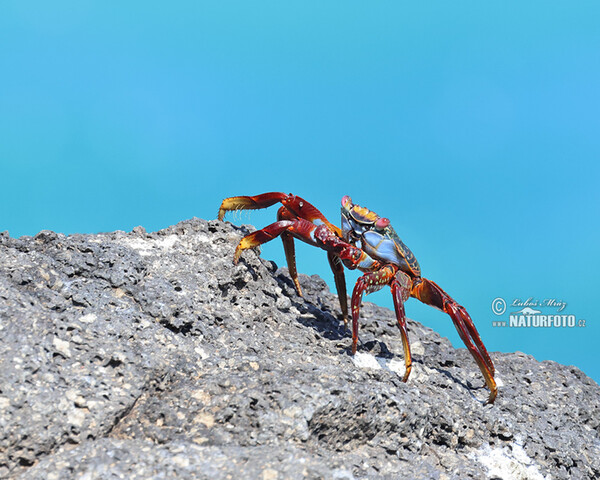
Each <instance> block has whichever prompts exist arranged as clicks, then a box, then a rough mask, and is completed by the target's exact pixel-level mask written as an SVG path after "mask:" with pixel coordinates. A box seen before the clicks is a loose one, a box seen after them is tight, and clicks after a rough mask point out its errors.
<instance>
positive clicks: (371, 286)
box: [352, 266, 395, 355]
mask: <svg viewBox="0 0 600 480" xmlns="http://www.w3.org/2000/svg"><path fill="white" fill-rule="evenodd" d="M394 274H395V269H394V268H393V267H390V266H386V267H383V268H381V269H379V270H377V271H375V272H371V273H365V274H364V275H363V276H362V277H360V278H359V279H358V280H357V282H356V285H355V286H354V291H353V292H352V355H354V354H355V353H356V347H357V345H358V317H359V315H360V304H361V302H362V296H363V293H365V292H366V293H367V295H368V294H369V293H373V292H376V291H377V290H380V289H381V288H382V287H384V286H385V285H389V284H390V282H391V281H392V279H393V278H394Z"/></svg>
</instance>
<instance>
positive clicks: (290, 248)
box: [277, 207, 302, 297]
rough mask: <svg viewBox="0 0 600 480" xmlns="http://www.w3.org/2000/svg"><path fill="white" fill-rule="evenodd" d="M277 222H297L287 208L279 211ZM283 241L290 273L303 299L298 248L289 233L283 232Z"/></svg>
mask: <svg viewBox="0 0 600 480" xmlns="http://www.w3.org/2000/svg"><path fill="white" fill-rule="evenodd" d="M277 220H290V221H293V220H295V216H294V214H293V213H292V212H290V211H289V210H288V209H287V208H285V207H281V208H280V209H279V210H277ZM281 241H282V242H283V251H284V252H285V260H286V262H287V266H288V271H289V273H290V277H292V282H294V287H295V288H296V292H297V293H298V295H299V296H300V297H301V296H302V287H300V281H299V280H298V270H297V269H296V247H295V246H294V237H293V236H292V234H291V233H289V232H283V233H282V234H281Z"/></svg>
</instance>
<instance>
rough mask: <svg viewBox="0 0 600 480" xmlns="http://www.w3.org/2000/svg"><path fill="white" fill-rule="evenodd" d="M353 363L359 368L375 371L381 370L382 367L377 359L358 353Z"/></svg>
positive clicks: (353, 358) (367, 354)
mask: <svg viewBox="0 0 600 480" xmlns="http://www.w3.org/2000/svg"><path fill="white" fill-rule="evenodd" d="M352 361H353V362H354V365H356V366H357V367H359V368H371V369H373V370H379V369H381V365H380V364H379V362H378V361H377V358H375V357H374V356H373V355H371V354H369V353H362V352H357V353H356V354H355V355H354V356H353V357H352Z"/></svg>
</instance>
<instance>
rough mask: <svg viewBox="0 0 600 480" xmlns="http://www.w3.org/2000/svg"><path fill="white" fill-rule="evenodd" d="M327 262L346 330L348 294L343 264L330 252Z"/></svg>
mask: <svg viewBox="0 0 600 480" xmlns="http://www.w3.org/2000/svg"><path fill="white" fill-rule="evenodd" d="M327 260H329V266H330V267H331V271H332V272H333V278H334V280H335V289H336V290H337V294H338V300H339V301H340V308H341V309H342V318H343V320H344V327H345V328H348V294H347V293H346V276H345V275H344V264H343V263H342V261H341V260H340V257H338V256H337V255H335V254H334V253H332V252H327Z"/></svg>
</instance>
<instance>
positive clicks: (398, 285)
mask: <svg viewBox="0 0 600 480" xmlns="http://www.w3.org/2000/svg"><path fill="white" fill-rule="evenodd" d="M411 283H412V281H411V279H410V277H409V276H408V275H407V274H406V273H404V272H398V273H397V274H396V276H395V278H394V279H393V280H392V284H391V288H392V298H393V299H394V310H395V311H396V319H397V320H398V328H399V329H400V336H401V337H402V348H403V349H404V366H405V369H406V370H405V372H404V377H402V381H403V382H406V381H407V380H408V376H409V375H410V371H411V369H412V357H411V355H410V343H409V341H408V331H407V329H406V312H405V310H404V302H406V300H408V298H409V296H410V285H411Z"/></svg>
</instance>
